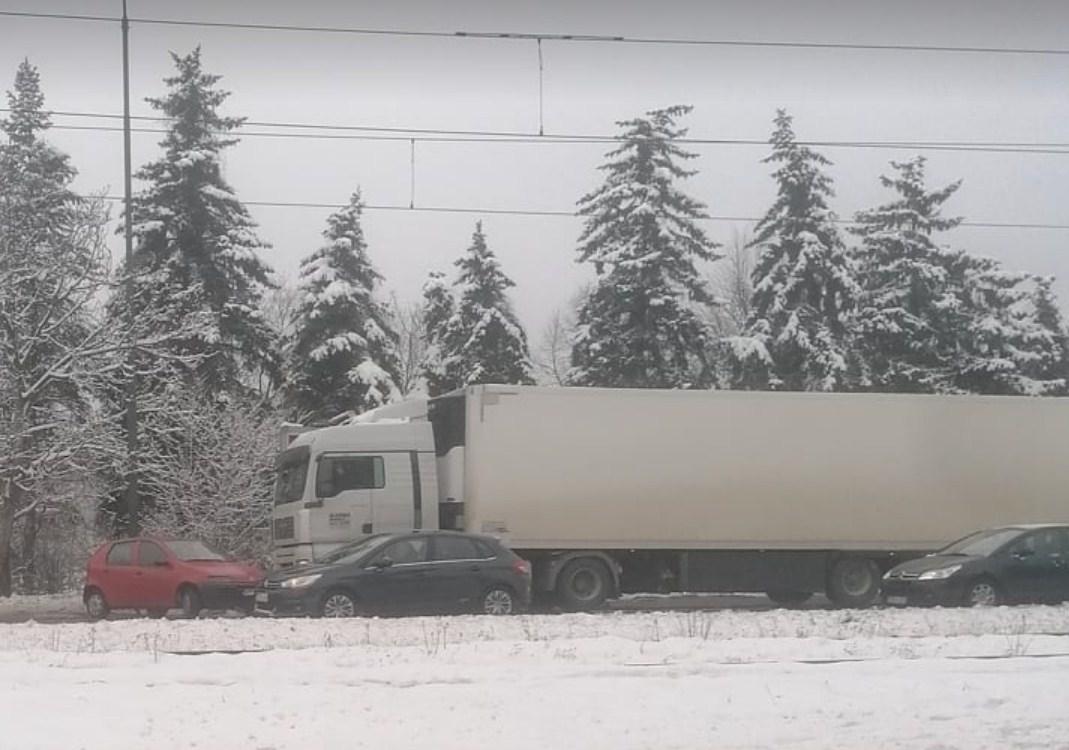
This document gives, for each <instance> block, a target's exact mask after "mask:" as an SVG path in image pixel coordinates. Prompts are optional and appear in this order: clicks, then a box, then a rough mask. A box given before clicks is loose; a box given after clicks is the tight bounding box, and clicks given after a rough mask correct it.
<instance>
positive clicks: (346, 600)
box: [319, 591, 356, 617]
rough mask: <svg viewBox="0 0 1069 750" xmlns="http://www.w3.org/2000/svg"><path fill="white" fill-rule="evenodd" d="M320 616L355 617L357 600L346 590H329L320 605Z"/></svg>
mask: <svg viewBox="0 0 1069 750" xmlns="http://www.w3.org/2000/svg"><path fill="white" fill-rule="evenodd" d="M319 616H320V617H355V616H356V600H355V599H353V597H352V595H351V594H349V593H347V592H345V591H328V592H327V594H326V596H324V597H323V601H322V603H321V604H320V605H319Z"/></svg>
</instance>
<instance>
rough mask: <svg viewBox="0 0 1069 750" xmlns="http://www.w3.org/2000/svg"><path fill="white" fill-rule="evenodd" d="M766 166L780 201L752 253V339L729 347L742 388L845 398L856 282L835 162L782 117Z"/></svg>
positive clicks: (736, 341) (749, 329)
mask: <svg viewBox="0 0 1069 750" xmlns="http://www.w3.org/2000/svg"><path fill="white" fill-rule="evenodd" d="M770 143H771V144H772V153H771V154H770V155H769V156H768V157H766V158H765V159H764V162H765V163H771V164H776V165H777V168H776V171H775V172H773V174H772V176H773V178H774V179H775V180H776V185H777V190H776V200H775V201H774V202H773V204H772V207H771V208H770V209H769V210H768V212H767V213H766V214H765V216H764V218H762V219H761V221H760V222H758V224H757V227H756V228H755V231H754V238H753V240H752V242H751V246H752V247H755V248H758V249H759V251H760V253H759V255H758V258H757V261H756V263H755V265H754V272H753V285H754V293H753V300H752V308H751V313H750V318H749V321H748V322H747V326H746V332H745V335H744V336H742V337H735V338H733V339H731V340H729V344H730V348H731V351H732V354H733V360H734V367H733V369H734V377H733V381H734V385H735V386H736V387H742V388H776V389H781V390H792V391H799V390H816V391H831V390H840V389H842V388H844V387H845V386H846V383H847V380H848V370H849V345H848V343H847V335H846V334H847V330H846V324H845V316H846V315H847V314H848V313H849V311H850V309H851V307H852V305H853V303H854V299H855V297H856V281H855V279H854V277H853V272H852V269H851V266H850V262H849V259H848V257H847V255H846V251H845V246H844V244H843V241H842V239H841V237H840V235H839V232H838V230H837V229H836V226H835V215H834V213H832V211H831V209H830V208H829V206H828V201H829V199H831V198H832V197H833V196H834V195H835V193H834V190H833V189H832V182H831V178H830V177H828V175H827V174H825V173H824V171H823V170H824V167H826V166H829V165H830V164H831V162H830V161H829V160H828V159H827V158H825V157H824V156H822V155H821V154H818V153H817V152H815V151H813V150H811V149H809V148H807V147H805V146H802V145H800V144H799V143H798V142H797V140H796V138H795V135H794V130H793V127H792V118H791V117H790V115H788V114H787V113H786V112H785V111H783V110H778V112H777V114H776V118H775V129H774V131H773V133H772V138H771V141H770Z"/></svg>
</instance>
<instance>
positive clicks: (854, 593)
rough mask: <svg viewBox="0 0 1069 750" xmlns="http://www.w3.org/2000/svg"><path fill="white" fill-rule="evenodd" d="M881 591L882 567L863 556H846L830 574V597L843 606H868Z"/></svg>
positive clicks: (836, 564)
mask: <svg viewBox="0 0 1069 750" xmlns="http://www.w3.org/2000/svg"><path fill="white" fill-rule="evenodd" d="M879 593H880V569H879V568H878V567H877V566H876V563H874V562H873V561H872V560H866V559H865V558H863V557H844V558H842V559H841V560H839V561H838V562H837V563H835V565H833V566H832V568H831V573H830V574H829V575H828V598H829V599H831V600H832V601H833V602H834V603H835V604H838V605H839V606H841V607H867V606H869V605H870V604H872V603H873V602H874V601H875V600H876V597H877V596H879Z"/></svg>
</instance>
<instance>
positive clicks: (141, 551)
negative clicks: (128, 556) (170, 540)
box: [137, 542, 167, 566]
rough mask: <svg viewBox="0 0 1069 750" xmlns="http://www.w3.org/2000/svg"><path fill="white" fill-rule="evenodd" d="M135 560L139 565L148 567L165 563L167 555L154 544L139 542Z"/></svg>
mask: <svg viewBox="0 0 1069 750" xmlns="http://www.w3.org/2000/svg"><path fill="white" fill-rule="evenodd" d="M137 559H138V563H139V564H140V565H142V566H149V565H155V564H156V563H161V562H167V554H166V553H165V552H164V551H163V548H162V547H160V545H158V544H156V543H155V542H141V546H140V547H139V548H138V552H137Z"/></svg>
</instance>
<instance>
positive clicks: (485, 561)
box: [256, 531, 531, 617]
mask: <svg viewBox="0 0 1069 750" xmlns="http://www.w3.org/2000/svg"><path fill="white" fill-rule="evenodd" d="M530 599H531V566H530V564H529V563H528V562H527V561H526V560H523V559H521V558H520V557H518V556H517V555H516V554H515V553H513V552H512V551H511V550H509V549H508V548H507V547H505V546H504V545H503V544H502V543H501V542H499V541H498V540H496V539H493V538H490V537H484V536H477V535H474V534H461V533H457V532H449V531H428V532H412V533H409V534H379V535H376V536H371V537H367V538H366V539H363V540H361V541H358V542H354V543H352V544H348V545H346V546H343V547H341V548H339V549H336V550H334V551H333V552H331V553H330V554H329V555H327V556H325V557H324V558H323V559H322V560H320V561H318V562H317V563H315V564H313V565H304V566H300V567H297V568H291V569H287V570H284V571H276V572H274V573H272V574H271V575H269V576H268V577H267V579H266V580H265V581H264V585H263V588H262V589H261V590H259V591H258V592H257V594H256V605H257V609H258V610H261V611H269V612H272V613H277V614H304V615H310V616H313V617H320V616H322V617H352V616H354V615H363V614H369V615H371V614H431V613H447V612H479V613H485V614H494V615H505V614H511V613H513V612H516V611H519V610H520V609H522V608H525V607H526V606H527V605H528V604H529V603H530Z"/></svg>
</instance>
